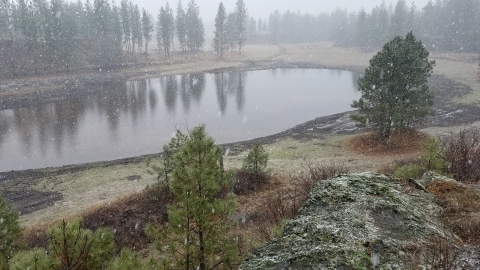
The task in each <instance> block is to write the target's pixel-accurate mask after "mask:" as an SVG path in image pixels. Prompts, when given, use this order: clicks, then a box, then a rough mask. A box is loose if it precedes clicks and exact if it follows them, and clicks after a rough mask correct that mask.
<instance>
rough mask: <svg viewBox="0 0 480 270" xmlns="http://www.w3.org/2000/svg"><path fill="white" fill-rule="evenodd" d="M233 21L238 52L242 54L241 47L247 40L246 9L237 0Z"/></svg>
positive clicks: (241, 0)
mask: <svg viewBox="0 0 480 270" xmlns="http://www.w3.org/2000/svg"><path fill="white" fill-rule="evenodd" d="M235 19H236V26H237V31H236V34H237V43H238V52H239V53H240V54H242V46H243V45H244V44H245V41H246V40H247V8H246V7H245V3H244V2H243V0H238V1H237V4H236V6H235Z"/></svg>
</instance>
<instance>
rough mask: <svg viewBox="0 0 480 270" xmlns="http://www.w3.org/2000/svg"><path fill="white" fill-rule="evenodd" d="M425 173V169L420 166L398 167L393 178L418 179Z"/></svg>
mask: <svg viewBox="0 0 480 270" xmlns="http://www.w3.org/2000/svg"><path fill="white" fill-rule="evenodd" d="M424 173H425V168H424V167H423V166H421V165H418V164H408V165H404V166H401V167H397V168H396V169H395V172H394V173H393V177H396V178H401V179H409V178H412V179H418V178H420V177H421V176H422V175H423V174H424Z"/></svg>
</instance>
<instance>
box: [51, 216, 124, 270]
mask: <svg viewBox="0 0 480 270" xmlns="http://www.w3.org/2000/svg"><path fill="white" fill-rule="evenodd" d="M48 235H49V242H48V248H47V251H48V255H49V256H50V257H51V258H52V259H54V260H55V262H56V264H57V267H58V268H59V269H103V268H105V267H106V265H108V263H109V262H110V260H111V258H112V255H113V253H114V250H115V248H114V243H113V231H112V230H111V229H105V228H100V229H98V230H97V231H96V232H95V233H93V232H92V231H90V230H86V229H82V222H81V221H80V220H76V221H72V222H69V223H67V222H65V221H62V222H61V223H60V224H59V225H57V226H55V227H53V228H52V229H51V230H49V232H48Z"/></svg>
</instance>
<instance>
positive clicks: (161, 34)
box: [157, 2, 175, 57]
mask: <svg viewBox="0 0 480 270" xmlns="http://www.w3.org/2000/svg"><path fill="white" fill-rule="evenodd" d="M174 30H175V19H174V17H173V12H172V9H171V8H170V5H169V4H168V2H167V4H166V5H165V8H163V7H162V8H160V13H159V14H158V22H157V37H158V38H160V41H161V44H162V47H163V50H164V52H165V54H166V55H167V56H168V57H170V47H171V46H172V43H173V39H172V37H173V33H174ZM158 38H157V39H158Z"/></svg>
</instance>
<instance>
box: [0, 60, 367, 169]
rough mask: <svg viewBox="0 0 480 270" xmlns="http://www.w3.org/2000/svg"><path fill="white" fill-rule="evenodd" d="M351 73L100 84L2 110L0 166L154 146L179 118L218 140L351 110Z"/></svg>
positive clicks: (113, 155) (105, 156)
mask: <svg viewBox="0 0 480 270" xmlns="http://www.w3.org/2000/svg"><path fill="white" fill-rule="evenodd" d="M247 77H248V80H247ZM356 79H357V77H356V76H355V75H354V74H352V73H350V72H346V71H331V70H296V69H284V70H279V71H278V70H267V71H250V72H225V73H216V74H189V75H181V76H180V75H179V76H165V77H161V78H156V79H148V80H139V81H131V82H127V83H114V84H104V85H101V86H99V87H100V88H101V89H100V90H99V91H96V92H95V94H92V95H88V96H84V97H80V98H77V99H73V100H64V101H59V102H54V103H49V104H42V105H38V106H34V107H27V108H19V109H13V110H4V111H0V171H6V170H13V169H15V170H17V169H28V168H39V167H46V166H59V165H65V164H73V163H84V162H91V161H99V160H111V159H117V158H123V157H128V156H136V155H142V154H148V153H155V152H158V151H159V150H160V149H161V146H162V145H163V144H164V143H166V142H168V140H169V138H170V134H171V133H172V131H173V130H174V128H175V127H177V126H178V124H185V123H186V124H188V125H190V126H193V125H196V124H200V123H206V124H207V129H208V132H209V133H210V134H212V136H213V137H214V138H215V139H216V140H217V141H218V142H227V141H237V140H246V139H251V138H254V137H259V136H265V135H268V134H272V133H276V132H279V131H282V130H284V129H286V128H288V127H291V126H293V125H295V124H298V123H300V122H304V121H307V120H311V119H313V118H315V117H318V116H321V115H327V114H332V113H337V112H341V111H345V110H349V109H350V106H349V105H350V103H351V101H352V100H353V99H356V98H358V96H359V93H358V91H356V90H355V89H356ZM354 83H355V84H354Z"/></svg>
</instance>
